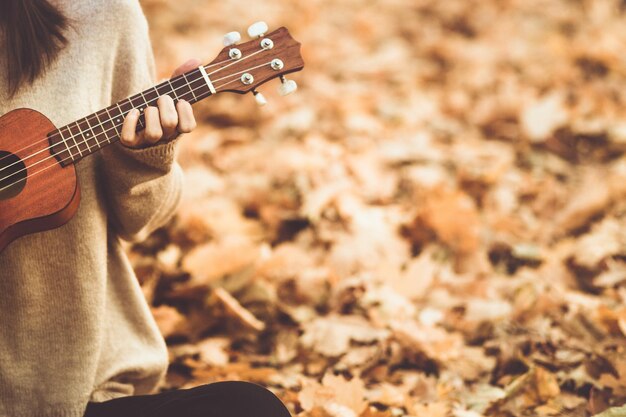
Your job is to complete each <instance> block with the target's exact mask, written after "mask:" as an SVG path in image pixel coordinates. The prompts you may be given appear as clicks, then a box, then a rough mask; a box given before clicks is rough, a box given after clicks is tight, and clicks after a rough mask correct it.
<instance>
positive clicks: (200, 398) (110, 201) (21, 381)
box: [0, 0, 289, 417]
mask: <svg viewBox="0 0 626 417" xmlns="http://www.w3.org/2000/svg"><path fill="white" fill-rule="evenodd" d="M198 65H199V61H197V60H191V61H189V62H187V63H185V64H184V65H182V66H181V67H180V68H178V69H177V70H176V72H175V74H180V73H183V72H186V71H189V70H191V69H193V68H194V67H196V66H198ZM0 68H3V71H0V115H2V114H5V113H7V112H8V111H10V110H13V109H16V108H20V107H27V108H33V109H35V110H38V111H40V112H41V113H43V114H45V115H46V116H48V117H49V118H50V120H51V121H52V122H53V123H54V124H55V125H56V126H64V125H65V124H68V123H70V122H72V121H74V120H77V119H78V118H80V117H83V116H85V115H87V114H90V113H93V112H95V111H97V110H100V109H102V108H104V107H106V106H108V105H110V104H111V103H115V102H117V101H119V100H121V99H124V98H126V97H128V96H130V95H132V94H135V93H137V92H140V91H143V90H145V89H147V88H148V87H151V86H152V85H154V84H155V80H154V74H155V70H154V57H153V54H152V49H151V44H150V39H149V36H148V26H147V22H146V19H145V16H144V14H143V12H142V10H141V7H140V5H139V2H138V0H0ZM137 117H138V112H133V113H130V114H129V115H128V117H127V118H126V120H125V121H124V126H123V129H122V132H121V135H120V136H121V141H120V142H117V143H115V144H112V145H110V146H108V147H107V148H105V149H103V150H102V151H101V152H98V153H96V154H94V155H91V156H90V157H88V158H85V159H84V160H81V161H80V162H78V163H77V167H76V169H77V175H78V180H79V183H80V187H81V203H80V207H79V209H78V211H77V213H76V215H75V216H74V217H73V218H72V219H71V220H70V221H69V222H68V223H67V224H66V225H64V226H62V227H60V228H57V229H54V230H50V231H45V232H40V233H36V234H31V235H27V236H24V237H22V238H19V239H17V240H16V241H14V242H13V243H11V244H10V245H9V246H8V247H7V248H6V249H5V250H4V251H3V252H2V253H0V416H2V417H20V416H33V417H35V416H36V417H75V416H76V417H78V416H83V415H84V416H88V417H97V416H109V415H110V416H117V417H122V416H126V415H128V416H131V415H132V416H142V415H145V416H158V415H164V416H165V415H169V416H172V415H176V416H185V415H188V416H195V415H203V416H217V415H219V416H220V417H229V416H232V417H243V416H244V415H247V416H249V415H251V414H253V413H254V414H255V415H256V416H259V417H262V416H264V415H266V416H268V417H269V416H270V415H272V414H268V413H270V412H271V413H273V415H274V416H277V415H285V416H288V415H289V413H288V412H287V411H286V409H285V408H284V406H282V408H280V407H279V405H278V403H280V402H278V403H276V401H278V400H277V399H276V397H275V396H273V394H271V393H269V391H267V390H265V389H261V388H260V387H258V386H256V385H254V384H246V383H239V384H233V383H230V384H229V383H227V382H225V383H221V384H220V383H218V384H209V385H204V386H199V387H195V388H192V389H189V390H179V391H171V392H166V393H161V394H155V393H154V391H155V389H156V387H157V386H158V384H159V382H160V381H161V379H162V378H163V377H164V375H165V373H166V370H167V366H168V353H167V348H166V345H165V342H164V340H163V337H162V336H161V335H160V333H159V330H158V328H157V326H156V323H155V321H154V319H153V317H152V316H151V313H150V309H149V307H148V305H147V302H146V300H145V298H144V296H143V293H142V291H141V288H140V286H139V283H138V282H137V279H136V277H135V275H134V273H133V270H132V268H131V265H130V263H129V261H128V259H127V257H126V255H125V252H124V249H123V245H122V242H121V240H122V239H124V240H128V241H135V240H138V239H142V238H143V237H145V236H146V235H147V234H149V233H150V232H151V231H153V230H155V229H156V228H158V227H159V226H162V225H163V224H164V223H165V222H166V221H167V220H168V219H169V218H170V217H171V216H172V215H173V213H174V211H175V209H176V206H177V204H178V202H179V199H180V195H181V187H182V171H181V168H180V166H179V165H178V164H177V163H176V162H175V148H176V143H177V141H178V139H177V138H178V135H179V134H180V133H188V132H190V131H192V130H193V129H194V128H195V126H196V121H195V119H194V115H193V111H192V108H191V106H190V104H189V103H187V102H185V101H182V100H181V101H178V102H177V103H176V104H174V101H173V100H172V98H170V97H167V96H164V97H161V98H159V101H158V106H157V107H153V108H148V109H146V110H145V119H146V129H145V130H142V131H141V132H139V133H135V130H136V129H135V127H136V124H137ZM234 395H235V396H237V398H238V399H236V398H234V397H233V396H234ZM276 407H279V410H280V411H278V412H277V411H276V410H277V408H276ZM263 410H266V411H263ZM272 410H273V411H272ZM280 413H282V414H280ZM285 413H286V414H285Z"/></svg>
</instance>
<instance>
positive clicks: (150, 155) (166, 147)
mask: <svg viewBox="0 0 626 417" xmlns="http://www.w3.org/2000/svg"><path fill="white" fill-rule="evenodd" d="M178 138H180V136H177V137H176V138H174V139H170V140H169V141H163V142H158V143H157V144H156V145H153V146H149V147H147V148H138V149H137V148H129V147H128V146H124V145H123V144H122V143H120V142H118V143H116V144H114V145H113V146H115V147H116V148H117V150H118V151H120V152H122V153H124V154H126V155H128V156H130V157H132V158H133V159H136V160H138V161H141V162H143V163H145V164H146V165H149V166H152V167H154V168H159V169H162V168H164V167H171V165H172V164H173V163H174V158H175V155H176V143H177V142H178Z"/></svg>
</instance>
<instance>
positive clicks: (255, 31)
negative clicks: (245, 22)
mask: <svg viewBox="0 0 626 417" xmlns="http://www.w3.org/2000/svg"><path fill="white" fill-rule="evenodd" d="M265 32H267V23H265V22H256V23H253V24H252V25H250V27H249V28H248V35H249V36H250V37H251V38H260V37H261V36H263V35H264V34H265Z"/></svg>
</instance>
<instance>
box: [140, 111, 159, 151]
mask: <svg viewBox="0 0 626 417" xmlns="http://www.w3.org/2000/svg"><path fill="white" fill-rule="evenodd" d="M144 114H145V115H146V129H145V134H144V137H143V143H142V145H152V144H154V143H157V142H158V141H159V140H161V138H162V137H163V129H162V128H161V118H160V117H159V109H157V108H156V107H152V106H149V107H146V109H145V110H144Z"/></svg>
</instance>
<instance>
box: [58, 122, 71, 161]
mask: <svg viewBox="0 0 626 417" xmlns="http://www.w3.org/2000/svg"><path fill="white" fill-rule="evenodd" d="M57 132H59V135H60V136H61V141H62V142H63V144H64V145H65V148H66V149H67V153H68V154H69V157H70V158H71V159H72V162H74V154H73V153H72V151H70V147H69V146H68V144H67V140H65V137H64V136H63V131H62V130H61V129H57ZM61 161H65V158H62V159H61Z"/></svg>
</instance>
